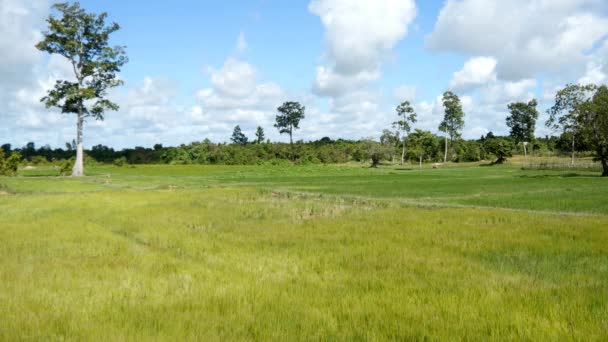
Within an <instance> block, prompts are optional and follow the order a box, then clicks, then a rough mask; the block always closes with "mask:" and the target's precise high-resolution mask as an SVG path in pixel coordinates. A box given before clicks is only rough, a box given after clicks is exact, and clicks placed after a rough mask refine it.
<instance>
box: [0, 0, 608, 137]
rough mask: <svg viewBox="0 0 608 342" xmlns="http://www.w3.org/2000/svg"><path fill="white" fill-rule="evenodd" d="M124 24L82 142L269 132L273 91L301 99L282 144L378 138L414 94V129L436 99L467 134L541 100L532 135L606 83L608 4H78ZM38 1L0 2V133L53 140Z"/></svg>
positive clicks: (50, 69) (55, 73) (494, 127)
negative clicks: (101, 108)
mask: <svg viewBox="0 0 608 342" xmlns="http://www.w3.org/2000/svg"><path fill="white" fill-rule="evenodd" d="M80 3H81V5H82V6H83V7H84V8H86V9H87V10H88V11H91V12H95V13H100V12H104V11H105V12H108V13H109V15H110V17H109V18H110V20H112V21H116V22H118V23H119V24H120V25H121V30H120V31H118V32H117V33H115V34H114V35H113V36H112V44H114V45H125V46H127V54H128V57H129V63H128V64H127V65H125V67H124V68H123V70H122V72H121V73H120V78H121V79H123V80H124V81H125V84H124V86H122V87H120V88H116V89H114V90H112V92H111V93H110V98H111V99H112V100H113V101H115V102H116V103H118V104H119V105H120V109H119V110H118V111H117V112H109V113H107V115H106V119H105V120H104V121H95V120H89V121H87V123H86V126H85V136H84V139H85V146H87V145H88V146H92V145H97V144H104V145H107V146H112V147H115V148H125V147H135V146H152V145H153V144H156V143H161V144H163V145H165V146H168V145H179V144H182V143H190V142H193V141H201V140H203V139H205V138H208V139H211V140H212V141H216V142H223V141H228V140H229V138H230V135H231V133H232V130H233V128H234V126H235V125H240V127H241V128H242V129H243V131H244V133H245V134H247V135H248V136H250V137H253V135H254V131H255V129H256V127H257V126H261V127H263V128H264V129H265V131H266V135H267V137H268V138H270V139H271V140H272V141H289V137H288V136H281V135H279V133H278V132H277V130H276V129H275V128H274V127H273V124H274V119H275V116H276V108H277V107H278V106H280V105H281V104H282V103H283V102H285V101H299V102H301V103H302V104H303V105H305V106H306V118H305V119H304V120H303V121H302V123H301V125H300V126H301V129H300V130H298V131H297V132H296V133H295V134H294V139H296V140H299V139H303V140H312V139H320V138H322V137H325V136H329V137H331V138H349V139H359V138H367V137H376V138H377V137H379V136H380V134H381V132H382V130H383V129H387V128H391V123H392V122H393V121H395V120H396V114H395V107H396V106H397V105H398V104H399V103H400V102H402V101H404V100H408V101H410V102H411V103H412V104H413V106H414V109H415V110H416V112H417V113H418V117H419V121H418V123H416V124H415V128H421V129H425V130H430V131H432V132H437V127H438V125H439V123H440V121H441V119H442V117H443V108H442V105H441V95H442V94H443V92H444V91H446V90H451V91H453V92H455V93H456V94H458V95H459V96H460V98H461V101H462V104H463V109H464V111H465V127H464V130H463V136H464V137H465V138H479V137H480V136H481V135H483V134H486V133H487V132H489V131H492V132H494V133H495V134H508V127H507V126H506V124H505V119H506V116H507V115H508V111H507V104H508V103H510V102H515V101H529V100H530V99H532V98H536V99H537V100H538V101H539V111H540V112H541V117H540V118H539V121H538V123H537V131H536V134H537V135H543V136H544V135H547V134H556V133H557V132H554V131H551V130H549V129H547V128H546V127H545V126H544V122H545V120H546V114H545V111H546V110H547V109H548V108H549V107H550V106H551V105H552V101H553V98H554V95H555V92H556V90H558V89H559V88H561V87H563V86H564V85H565V84H567V83H596V84H599V83H606V82H607V81H608V1H606V0H509V1H504V0H447V1H440V0H418V1H415V0H289V1H286V0H250V1H245V0H240V1H236V0H235V1H231V0H174V1H170V2H169V1H153V0H147V1H143V0H130V1H124V0H121V1H118V0H104V1H99V0H82V1H80ZM51 5H52V2H51V1H48V0H0V143H11V144H13V146H16V147H20V146H24V145H25V144H26V143H27V142H29V141H34V142H36V144H37V145H38V146H41V145H44V144H49V145H50V146H53V147H62V146H64V145H65V142H68V141H72V139H74V137H75V130H76V128H75V126H76V120H75V117H74V115H64V114H60V113H59V112H58V111H57V110H56V109H52V108H51V109H47V108H45V107H44V106H43V105H42V104H41V103H40V101H39V100H40V98H41V97H43V96H44V94H45V93H46V91H47V90H48V89H50V88H51V87H52V86H53V84H54V82H55V80H57V79H72V78H73V75H72V71H71V67H70V65H69V64H68V63H67V61H66V60H65V59H64V58H63V57H60V56H49V55H46V54H44V53H42V52H40V51H38V50H36V49H35V47H34V45H35V44H36V42H38V41H39V40H40V39H41V34H42V33H41V32H42V31H44V29H45V25H46V22H45V18H47V17H48V16H49V14H51V13H53V12H52V10H51Z"/></svg>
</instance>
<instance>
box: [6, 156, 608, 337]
mask: <svg viewBox="0 0 608 342" xmlns="http://www.w3.org/2000/svg"><path fill="white" fill-rule="evenodd" d="M54 173H55V171H53V170H50V169H44V168H41V169H37V170H32V171H27V172H25V171H24V172H22V174H21V177H17V178H0V339H1V340H6V341H19V340H44V341H48V340H110V341H120V340H133V341H135V340H142V339H144V340H146V339H147V340H176V341H180V340H372V341H373V340H387V339H397V340H506V339H516V340H530V341H538V340H584V341H589V340H607V339H608V194H607V191H606V190H608V180H607V179H602V178H600V177H598V174H597V173H590V172H571V171H533V170H521V169H520V168H518V167H514V166H513V165H505V166H498V167H480V166H478V165H476V164H475V165H473V164H469V165H459V166H452V167H446V168H442V169H438V170H434V169H429V168H425V169H422V170H418V169H417V168H416V167H412V168H410V167H403V168H400V167H390V168H381V169H369V168H364V167H361V166H358V165H350V166H294V167H285V166H283V167H278V166H277V167H270V166H264V167H261V166H259V167H258V166H137V167H134V168H129V167H124V168H115V167H109V166H106V167H95V168H92V169H90V170H89V174H90V176H89V177H86V178H84V179H71V178H56V177H49V175H51V174H54Z"/></svg>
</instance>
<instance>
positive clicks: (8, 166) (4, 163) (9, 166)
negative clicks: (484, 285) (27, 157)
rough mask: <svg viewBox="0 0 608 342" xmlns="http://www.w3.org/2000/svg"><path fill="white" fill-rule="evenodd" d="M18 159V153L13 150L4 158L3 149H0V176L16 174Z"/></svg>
mask: <svg viewBox="0 0 608 342" xmlns="http://www.w3.org/2000/svg"><path fill="white" fill-rule="evenodd" d="M20 161H21V155H20V154H19V153H17V152H13V153H11V155H10V157H8V158H6V157H5V155H4V151H3V150H2V149H0V176H16V175H17V170H18V169H19V162H20Z"/></svg>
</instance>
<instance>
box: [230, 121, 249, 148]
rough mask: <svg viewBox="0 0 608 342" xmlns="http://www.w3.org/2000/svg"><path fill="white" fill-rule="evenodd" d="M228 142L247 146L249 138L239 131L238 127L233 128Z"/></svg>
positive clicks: (239, 127)
mask: <svg viewBox="0 0 608 342" xmlns="http://www.w3.org/2000/svg"><path fill="white" fill-rule="evenodd" d="M230 140H231V141H232V142H233V143H235V144H237V145H247V142H249V138H247V136H246V135H245V134H244V133H243V131H241V126H239V125H236V126H235V127H234V130H233V131H232V137H230Z"/></svg>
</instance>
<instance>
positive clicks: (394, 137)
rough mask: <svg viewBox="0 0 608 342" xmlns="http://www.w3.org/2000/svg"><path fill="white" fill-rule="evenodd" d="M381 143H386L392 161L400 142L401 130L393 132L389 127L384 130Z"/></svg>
mask: <svg viewBox="0 0 608 342" xmlns="http://www.w3.org/2000/svg"><path fill="white" fill-rule="evenodd" d="M380 143H381V144H382V145H384V146H385V147H386V148H387V150H388V151H390V156H391V158H390V159H391V162H393V160H394V155H395V147H396V146H397V144H398V143H399V132H397V133H393V132H391V131H390V130H388V129H385V130H382V135H381V136H380Z"/></svg>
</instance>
